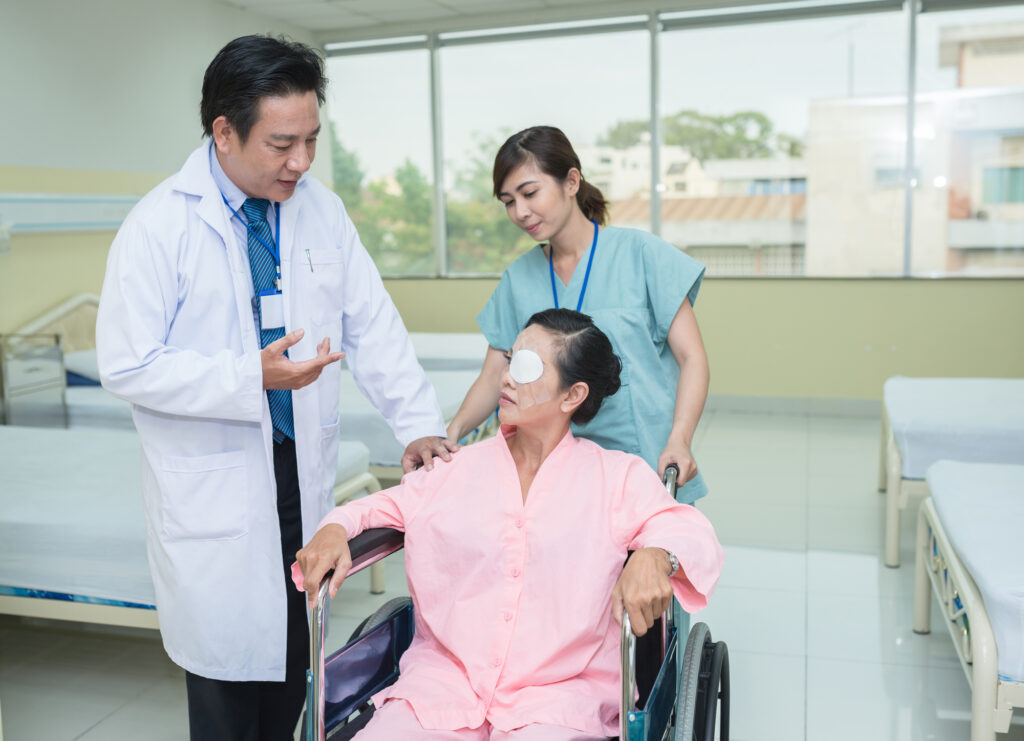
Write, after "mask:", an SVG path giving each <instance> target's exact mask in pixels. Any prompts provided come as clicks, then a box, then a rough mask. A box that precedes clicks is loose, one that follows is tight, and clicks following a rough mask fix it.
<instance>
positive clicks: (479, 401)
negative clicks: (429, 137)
mask: <svg viewBox="0 0 1024 741" xmlns="http://www.w3.org/2000/svg"><path fill="white" fill-rule="evenodd" d="M494 195H495V196H496V197H497V198H498V199H499V200H500V201H501V202H502V203H503V204H504V205H505V209H506V211H507V213H508V217H509V219H511V220H512V222H513V223H514V224H516V226H518V227H519V228H520V229H522V230H523V231H525V232H526V233H527V234H529V235H530V236H531V237H533V238H534V239H535V240H536V241H537V242H538V243H539V244H538V246H537V247H536V248H534V249H531V250H530V251H529V252H527V253H526V254H524V255H522V256H521V257H519V258H518V259H516V260H515V261H514V262H513V263H512V264H511V265H509V266H508V268H506V270H505V272H504V274H503V275H502V276H501V281H500V282H499V284H498V287H497V288H496V289H495V291H494V293H493V294H492V295H491V298H490V300H489V301H488V302H487V305H486V306H485V307H484V309H483V311H481V312H480V314H479V316H477V323H478V324H479V325H480V329H481V331H482V332H483V333H484V336H485V337H486V338H487V342H488V343H489V344H490V347H489V348H488V350H487V356H486V357H485V359H484V365H483V370H482V371H481V373H480V377H479V378H478V379H477V380H476V382H475V383H474V384H473V386H472V387H471V388H470V390H469V392H468V393H467V395H466V399H465V401H463V403H462V406H461V407H460V409H459V411H458V413H457V414H456V415H455V417H454V418H453V419H452V421H451V423H450V424H449V426H448V438H449V440H450V441H457V440H459V439H460V438H461V437H462V436H464V435H465V434H466V433H468V432H469V431H471V430H473V428H475V427H476V426H477V425H479V424H480V423H482V422H483V421H484V420H485V419H486V418H487V417H488V415H490V413H491V412H492V411H493V410H494V408H495V407H496V406H497V404H498V397H499V395H500V393H501V373H502V371H503V370H504V368H505V362H506V361H505V357H504V353H505V351H506V350H507V349H508V348H510V347H511V346H512V343H513V342H515V339H516V335H517V334H518V332H519V329H520V328H521V327H522V326H523V325H524V324H525V323H526V320H527V319H528V318H529V317H530V316H531V315H532V314H534V313H535V312H538V311H542V310H544V309H547V308H551V307H564V308H570V309H576V310H577V311H581V312H583V313H585V314H589V315H590V316H591V317H593V319H594V322H595V323H596V324H597V326H598V327H599V328H600V329H601V330H602V331H603V332H604V333H605V334H607V335H608V337H609V339H611V342H612V346H613V347H614V349H615V353H616V355H618V356H619V358H621V360H622V375H621V380H622V388H621V389H620V390H619V392H618V393H617V394H615V395H614V396H612V397H610V398H609V399H607V400H606V402H605V403H604V404H603V405H602V407H601V411H600V413H599V414H598V415H597V416H596V417H595V418H594V419H593V420H591V421H589V422H587V423H585V424H580V425H574V426H573V432H574V433H575V434H576V435H578V436H580V437H585V438H588V439H590V440H593V441H594V442H596V443H598V444H599V445H601V446H602V447H605V448H608V449H611V450H622V451H625V452H627V453H632V454H634V455H639V456H640V457H641V458H643V459H644V460H645V461H647V463H648V464H649V465H650V466H651V467H652V468H654V469H655V470H656V471H657V472H658V473H659V474H662V475H663V474H664V472H665V467H666V466H667V465H668V464H670V463H675V464H676V465H677V466H679V471H680V479H679V480H680V481H684V482H686V484H685V486H682V487H680V489H679V490H678V495H677V496H678V499H679V501H681V502H685V503H687V504H692V503H693V502H695V501H696V500H697V499H699V498H700V497H702V496H704V495H705V494H706V493H707V486H706V484H705V483H704V479H703V477H702V476H701V474H700V472H699V471H698V469H697V463H696V462H695V461H694V458H693V453H692V452H691V448H692V445H693V435H694V432H695V430H696V428H697V422H698V421H699V420H700V415H701V413H702V412H703V409H704V402H705V399H706V398H707V392H708V380H709V372H708V359H707V353H706V352H705V350H704V342H703V340H702V339H701V335H700V330H699V328H698V327H697V318H696V316H695V315H694V312H693V305H694V302H695V301H696V300H697V292H698V290H699V289H700V284H701V280H702V279H703V277H704V266H703V265H701V264H700V263H699V262H697V261H696V260H694V259H692V258H691V257H689V256H688V255H686V254H684V253H683V252H680V251H679V250H678V249H676V248H675V247H673V246H672V245H670V244H669V243H668V242H665V241H664V240H662V239H659V238H658V237H655V236H653V235H651V234H648V233H647V232H643V231H639V230H637V229H624V228H621V227H614V226H604V224H605V222H606V221H607V218H608V212H607V202H606V201H605V199H604V197H603V196H602V195H601V191H599V190H598V189H597V188H596V187H595V186H593V185H592V184H590V183H588V182H587V181H586V180H584V178H583V173H582V169H581V166H580V160H579V157H577V155H576V152H575V151H574V150H573V148H572V145H571V144H570V143H569V140H568V139H567V138H566V136H565V134H563V133H562V132H561V131H560V130H559V129H556V128H554V127H551V126H534V127H532V128H529V129H524V130H523V131H520V132H519V133H518V134H514V135H513V136H511V137H509V139H508V141H506V142H505V143H504V144H503V145H502V146H501V149H500V150H499V151H498V155H497V157H495V160H494Z"/></svg>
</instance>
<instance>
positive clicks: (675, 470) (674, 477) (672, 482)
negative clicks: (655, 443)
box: [661, 463, 679, 499]
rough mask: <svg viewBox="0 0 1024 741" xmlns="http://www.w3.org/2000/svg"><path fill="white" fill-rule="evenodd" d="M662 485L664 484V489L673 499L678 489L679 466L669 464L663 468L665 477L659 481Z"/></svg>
mask: <svg viewBox="0 0 1024 741" xmlns="http://www.w3.org/2000/svg"><path fill="white" fill-rule="evenodd" d="M661 481H662V483H664V484H665V488H666V489H667V490H668V493H669V494H670V495H671V496H672V498H673V499H675V498H676V489H678V488H679V483H678V482H679V466H677V465H676V464H675V463H669V464H668V465H667V466H665V475H664V476H663V477H662V479H661Z"/></svg>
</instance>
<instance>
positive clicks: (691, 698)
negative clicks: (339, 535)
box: [303, 469, 729, 741]
mask: <svg viewBox="0 0 1024 741" xmlns="http://www.w3.org/2000/svg"><path fill="white" fill-rule="evenodd" d="M667 474H668V475H667V477H666V478H667V479H668V482H667V486H668V487H669V491H670V492H672V491H673V490H674V488H675V487H674V483H675V477H674V475H672V471H671V469H670V471H669V472H667ZM403 540H404V536H403V534H402V533H400V532H398V531H397V530H389V529H386V528H379V529H374V530H367V531H366V532H364V533H362V534H360V535H358V536H357V537H355V538H353V539H352V540H351V541H349V550H350V551H351V554H352V568H351V569H350V571H349V573H350V574H352V573H355V572H357V571H360V570H362V569H364V568H367V567H369V566H370V565H371V564H373V563H375V562H377V561H379V560H380V559H382V558H384V557H385V556H387V555H390V554H391V553H394V552H395V551H397V550H400V549H401V548H402V544H403ZM329 580H330V574H328V575H327V577H325V578H324V581H323V582H322V583H321V585H320V589H319V592H318V594H317V602H316V607H315V608H314V609H313V611H312V613H311V615H310V631H309V634H310V662H309V665H310V669H309V670H308V672H307V674H306V716H305V726H304V729H303V738H304V739H305V741H327V740H328V739H330V741H347V739H351V738H352V737H353V736H355V734H356V733H358V732H359V731H360V730H362V728H363V727H364V726H365V725H366V724H367V723H368V722H369V720H370V717H371V716H372V714H373V703H372V702H371V701H370V698H371V697H372V696H373V695H374V694H376V693H377V692H379V691H381V690H382V689H384V688H385V687H387V686H388V685H390V684H392V683H394V682H395V681H396V680H397V679H398V674H399V667H398V663H399V659H400V658H401V656H402V654H403V653H404V652H405V650H406V649H407V648H408V647H409V645H410V644H411V643H412V638H413V631H414V620H413V606H412V600H411V599H410V598H408V597H398V598H396V599H393V600H390V601H389V602H387V603H386V604H384V605H383V606H382V607H381V608H379V609H378V610H377V611H376V612H375V613H373V614H372V615H370V616H369V617H367V618H366V619H365V620H363V622H362V623H361V624H360V625H359V626H358V627H357V628H356V630H355V631H354V632H353V634H352V636H351V638H350V639H349V642H348V643H347V644H346V645H345V646H344V647H342V648H340V649H339V650H337V651H336V652H334V653H333V654H331V655H330V656H328V657H325V656H324V641H325V638H326V627H327V610H328V583H329ZM621 660H622V697H621V705H620V707H621V710H620V713H619V723H620V732H619V734H620V735H619V737H618V738H619V739H620V741H664V740H666V739H672V740H673V741H714V739H715V738H716V734H715V732H716V729H717V730H718V738H719V739H721V741H728V738H729V652H728V648H727V646H726V644H725V643H724V642H723V641H718V642H715V641H714V640H712V638H711V631H710V630H709V629H708V626H707V625H705V624H704V623H697V624H696V625H694V626H693V628H692V629H691V630H690V631H689V635H688V637H687V641H686V645H685V648H684V651H683V654H682V657H681V664H680V656H679V637H678V635H677V632H676V627H675V625H674V624H673V609H672V607H669V609H668V610H667V611H666V612H665V614H664V615H663V616H662V617H661V618H659V619H658V620H657V621H656V622H655V624H654V626H653V627H652V628H651V630H649V631H647V633H646V634H645V635H644V636H643V637H642V638H637V637H636V636H635V635H634V634H633V630H632V627H631V625H630V621H629V615H627V614H626V613H625V611H623V615H622V644H621Z"/></svg>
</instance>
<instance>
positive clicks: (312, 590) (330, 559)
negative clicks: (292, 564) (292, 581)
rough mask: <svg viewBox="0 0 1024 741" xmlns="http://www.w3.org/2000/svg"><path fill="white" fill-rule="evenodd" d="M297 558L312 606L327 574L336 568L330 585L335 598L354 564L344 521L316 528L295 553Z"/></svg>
mask: <svg viewBox="0 0 1024 741" xmlns="http://www.w3.org/2000/svg"><path fill="white" fill-rule="evenodd" d="M295 560H296V561H297V562H298V564H299V568H300V569H302V588H303V589H304V590H305V591H306V602H308V603H309V609H310V610H312V609H313V608H314V607H316V597H317V592H319V591H320V582H322V581H323V579H324V575H325V574H326V573H327V572H328V571H330V570H331V569H334V574H333V575H332V576H331V583H330V587H329V588H330V594H331V598H332V599H333V598H334V596H335V595H336V594H338V588H339V587H340V586H341V583H342V582H343V581H345V577H346V576H348V570H349V569H351V568H352V553H351V551H349V549H348V533H347V532H346V531H345V528H343V527H342V526H341V525H335V524H330V525H324V526H323V527H322V528H320V529H319V530H317V531H316V534H315V535H314V536H313V539H312V540H311V541H309V542H308V543H307V544H306V547H305V548H303V549H302V550H300V551H299V552H298V553H296V554H295Z"/></svg>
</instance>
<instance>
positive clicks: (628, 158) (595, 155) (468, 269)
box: [441, 31, 650, 274]
mask: <svg viewBox="0 0 1024 741" xmlns="http://www.w3.org/2000/svg"><path fill="white" fill-rule="evenodd" d="M649 56H650V52H649V37H648V34H647V33H646V32H644V31H635V32H632V31H631V32H616V33H601V34H594V35H586V36H566V37H562V38H545V39H531V40H522V41H509V42H499V43H490V44H473V45H466V46H450V47H444V48H442V49H441V79H442V90H443V91H444V93H443V111H444V152H445V178H446V181H447V182H446V183H445V186H446V193H447V206H446V208H447V232H448V237H447V240H448V244H447V249H448V254H447V259H448V272H449V273H450V274H480V273H484V274H486V273H492V274H493V273H500V272H501V271H502V270H504V268H505V267H506V266H507V265H508V264H509V263H510V262H511V261H512V260H513V259H515V258H516V257H517V256H519V255H520V254H522V253H523V252H524V251H525V250H527V249H530V248H531V247H532V246H534V244H535V243H534V241H533V240H532V239H530V238H529V236H528V235H526V234H525V233H524V232H523V231H521V230H520V229H519V228H518V227H517V226H515V225H514V224H513V223H511V222H510V221H509V219H508V217H507V216H506V215H505V209H504V207H503V206H502V204H501V203H500V202H499V201H498V200H497V199H496V198H495V197H494V195H493V183H492V178H491V171H492V168H493V165H494V156H495V155H496V154H497V151H498V147H499V146H500V145H501V144H502V142H504V141H505V139H507V138H508V137H509V136H510V135H511V134H514V133H515V132H517V131H520V130H522V129H524V128H527V127H529V126H535V125H540V124H545V125H551V126H556V127H558V128H560V129H562V131H564V132H565V134H566V136H568V137H569V141H570V142H571V143H572V145H573V147H574V148H575V150H576V152H577V154H578V155H579V157H580V161H581V164H582V165H583V175H584V177H585V178H586V179H587V180H589V181H590V182H592V183H593V184H595V185H596V186H597V187H598V188H600V189H601V190H602V192H603V193H604V196H605V198H607V199H608V200H609V201H610V202H611V208H610V217H611V222H612V223H614V224H617V225H620V226H635V227H640V228H643V229H647V228H648V227H649V225H650V216H649V214H650V201H649V197H650V196H649V194H650V147H649V139H648V138H646V134H645V133H643V132H637V133H636V135H635V136H633V135H631V136H630V141H629V143H628V146H623V147H618V146H615V144H614V142H610V141H609V139H610V137H612V136H614V134H615V131H616V125H617V124H618V122H620V121H629V120H644V119H645V117H646V115H647V111H648V110H649V108H650V93H649V88H650V84H649V72H648V70H649V61H648V60H649ZM634 201H636V202H637V203H638V204H639V207H636V208H634V207H633V206H634Z"/></svg>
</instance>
